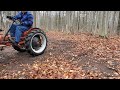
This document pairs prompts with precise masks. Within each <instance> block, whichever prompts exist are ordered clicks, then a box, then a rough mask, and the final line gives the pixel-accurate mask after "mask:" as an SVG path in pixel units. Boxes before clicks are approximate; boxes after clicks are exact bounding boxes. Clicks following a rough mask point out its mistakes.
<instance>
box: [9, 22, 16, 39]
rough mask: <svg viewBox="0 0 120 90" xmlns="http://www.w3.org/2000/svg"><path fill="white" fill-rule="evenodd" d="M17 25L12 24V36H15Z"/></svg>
mask: <svg viewBox="0 0 120 90" xmlns="http://www.w3.org/2000/svg"><path fill="white" fill-rule="evenodd" d="M15 31H16V25H14V24H13V25H12V26H11V28H10V35H11V37H15Z"/></svg>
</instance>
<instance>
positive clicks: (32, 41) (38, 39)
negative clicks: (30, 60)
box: [25, 29, 47, 56]
mask: <svg viewBox="0 0 120 90" xmlns="http://www.w3.org/2000/svg"><path fill="white" fill-rule="evenodd" d="M25 47H26V50H27V52H28V53H29V54H31V55H33V56H37V55H41V54H43V53H44V51H45V49H46V47H47V37H46V34H45V33H44V32H43V31H42V30H40V29H36V30H34V31H32V32H31V33H29V34H28V36H27V37H26V39H25Z"/></svg>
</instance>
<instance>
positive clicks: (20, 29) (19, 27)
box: [15, 26, 28, 44]
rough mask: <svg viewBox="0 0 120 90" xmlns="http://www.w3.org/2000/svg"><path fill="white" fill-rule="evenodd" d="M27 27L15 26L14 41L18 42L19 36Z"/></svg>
mask: <svg viewBox="0 0 120 90" xmlns="http://www.w3.org/2000/svg"><path fill="white" fill-rule="evenodd" d="M27 30H28V28H27V27H25V26H17V27H16V32H15V42H16V43H17V44H18V43H19V42H20V37H21V35H22V34H23V33H24V32H25V31H27Z"/></svg>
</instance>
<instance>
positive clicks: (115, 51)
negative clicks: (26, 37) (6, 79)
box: [0, 32, 120, 78]
mask: <svg viewBox="0 0 120 90" xmlns="http://www.w3.org/2000/svg"><path fill="white" fill-rule="evenodd" d="M47 37H48V47H47V49H46V52H45V53H44V54H43V55H40V56H37V57H32V56H30V55H29V54H28V53H26V52H24V53H19V52H17V51H15V50H14V49H13V48H11V47H8V48H5V50H4V51H0V71H2V70H10V71H12V70H16V71H19V70H22V69H23V68H25V67H23V66H21V64H22V65H24V64H29V65H30V64H31V65H32V64H33V63H34V62H35V61H40V62H42V61H45V60H48V59H49V58H51V57H54V58H55V59H57V60H61V58H62V59H65V60H66V61H67V60H68V61H71V60H72V61H73V62H74V61H75V62H77V63H76V65H77V66H81V67H82V69H83V70H84V71H85V72H86V73H89V72H92V71H93V72H96V71H99V72H100V73H101V75H100V76H99V77H98V78H110V77H120V75H119V66H120V46H119V43H120V39H119V38H117V39H115V40H114V42H113V41H112V39H110V40H107V42H106V40H104V39H101V38H99V37H95V36H94V37H93V36H91V35H89V34H88V35H87V34H79V35H71V34H64V33H60V32H47ZM101 42H102V43H101ZM113 43H114V45H112V44H113ZM108 44H110V45H108ZM107 45H108V46H107ZM106 46H107V47H108V48H107V47H106ZM105 49H106V50H105ZM86 78H89V76H88V77H86Z"/></svg>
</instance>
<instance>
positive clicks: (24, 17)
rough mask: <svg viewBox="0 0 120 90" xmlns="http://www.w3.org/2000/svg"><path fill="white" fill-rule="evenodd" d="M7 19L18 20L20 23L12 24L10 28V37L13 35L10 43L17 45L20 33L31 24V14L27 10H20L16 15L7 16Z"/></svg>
mask: <svg viewBox="0 0 120 90" xmlns="http://www.w3.org/2000/svg"><path fill="white" fill-rule="evenodd" d="M7 17H8V18H9V19H15V20H19V21H20V22H21V23H20V24H18V25H17V24H13V25H12V26H11V28H10V35H11V37H15V40H14V42H13V41H12V43H13V44H14V45H16V46H18V43H19V42H20V38H21V36H22V34H23V33H24V32H25V31H27V30H29V29H30V28H31V27H32V25H33V15H32V14H31V13H30V12H29V11H20V12H19V13H18V14H17V15H16V16H14V17H11V16H7Z"/></svg>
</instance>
